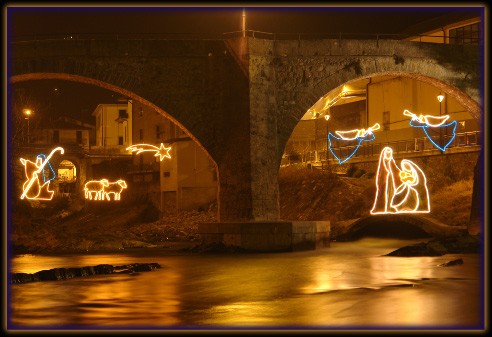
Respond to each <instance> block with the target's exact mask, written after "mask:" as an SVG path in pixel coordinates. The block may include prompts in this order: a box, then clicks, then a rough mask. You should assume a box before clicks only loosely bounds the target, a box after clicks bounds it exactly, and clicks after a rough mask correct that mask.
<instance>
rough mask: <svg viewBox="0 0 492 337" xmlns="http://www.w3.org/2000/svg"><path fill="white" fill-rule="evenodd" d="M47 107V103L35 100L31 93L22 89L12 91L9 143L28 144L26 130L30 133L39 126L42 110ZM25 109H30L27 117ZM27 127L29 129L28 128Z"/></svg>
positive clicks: (16, 144)
mask: <svg viewBox="0 0 492 337" xmlns="http://www.w3.org/2000/svg"><path fill="white" fill-rule="evenodd" d="M47 109H48V105H47V104H44V103H42V102H39V101H36V100H35V99H34V98H33V97H32V95H31V94H29V93H25V92H23V91H17V92H14V93H13V94H12V100H11V109H10V116H11V120H10V134H11V137H10V139H9V142H10V145H11V146H19V145H23V144H28V139H27V137H28V131H29V133H32V131H33V130H36V129H37V128H38V127H39V125H40V122H41V116H42V112H43V111H46V110H47ZM26 110H30V111H31V114H30V115H29V117H28V116H27V114H26ZM28 118H29V120H28ZM28 122H29V125H28ZM28 127H29V129H30V130H28Z"/></svg>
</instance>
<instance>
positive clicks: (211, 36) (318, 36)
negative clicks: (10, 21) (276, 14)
mask: <svg viewBox="0 0 492 337" xmlns="http://www.w3.org/2000/svg"><path fill="white" fill-rule="evenodd" d="M240 37H252V38H258V39H265V40H275V41H277V40H323V39H338V40H378V41H379V40H405V39H408V38H412V39H413V40H415V39H418V41H416V42H429V43H443V41H447V37H445V36H443V35H441V36H439V35H438V36H436V35H425V34H424V35H418V34H417V35H408V34H390V33H342V32H336V33H334V32H330V33H271V32H262V31H257V30H245V31H233V32H225V33H144V34H142V33H136V34H129V33H127V34H115V33H73V34H36V35H13V36H9V41H10V42H27V41H40V40H67V41H70V40H225V39H233V38H240ZM472 44H483V39H475V41H472Z"/></svg>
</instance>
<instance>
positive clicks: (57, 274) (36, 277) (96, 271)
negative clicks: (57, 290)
mask: <svg viewBox="0 0 492 337" xmlns="http://www.w3.org/2000/svg"><path fill="white" fill-rule="evenodd" d="M158 268H161V265H160V264H158V263H155V262H154V263H134V264H128V265H124V266H112V265H110V264H100V265H97V266H89V267H82V268H53V269H49V270H41V271H38V272H37V273H34V274H26V273H15V274H12V276H11V279H10V283H28V282H36V281H55V280H67V279H71V278H74V277H83V276H90V275H104V274H114V273H133V272H140V271H151V270H154V269H158Z"/></svg>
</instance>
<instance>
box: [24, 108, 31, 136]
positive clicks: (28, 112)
mask: <svg viewBox="0 0 492 337" xmlns="http://www.w3.org/2000/svg"><path fill="white" fill-rule="evenodd" d="M23 111H24V113H25V114H26V115H27V117H26V119H27V144H29V116H30V115H31V113H32V111H31V110H29V109H24V110H23Z"/></svg>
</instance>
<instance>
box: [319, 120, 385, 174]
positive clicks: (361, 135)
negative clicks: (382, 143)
mask: <svg viewBox="0 0 492 337" xmlns="http://www.w3.org/2000/svg"><path fill="white" fill-rule="evenodd" d="M379 128H380V125H379V124H378V123H376V124H374V125H373V126H371V127H370V128H369V129H367V130H365V129H355V130H350V131H335V133H336V134H337V136H338V137H337V136H335V135H333V134H332V133H331V132H330V133H329V134H328V141H329V142H330V145H329V148H330V151H331V153H332V154H333V156H334V157H335V158H336V159H337V160H338V162H339V163H340V165H341V164H343V163H344V162H346V161H347V160H349V159H350V158H351V157H352V156H353V155H354V154H355V152H357V150H358V149H359V146H360V144H361V142H362V141H365V142H368V141H371V140H374V138H376V137H375V136H374V133H373V131H375V130H378V129H379ZM332 139H336V140H340V141H355V142H356V144H357V145H356V146H355V149H354V151H352V153H350V155H348V156H347V158H345V159H343V160H342V159H340V158H339V157H338V156H337V155H336V154H335V152H333V150H332V148H331V145H332Z"/></svg>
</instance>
